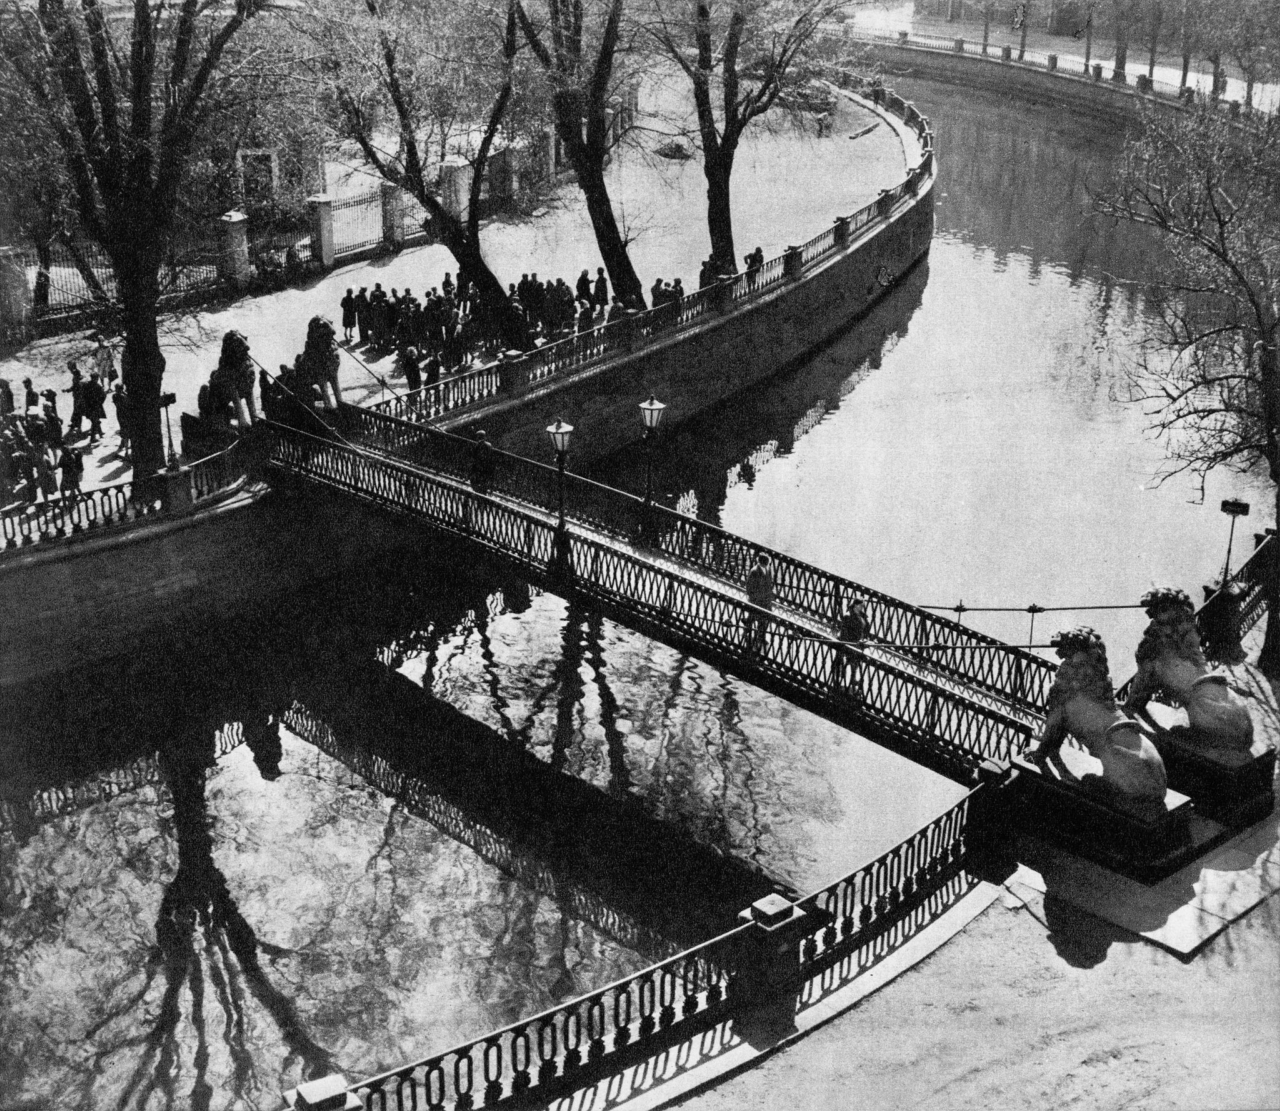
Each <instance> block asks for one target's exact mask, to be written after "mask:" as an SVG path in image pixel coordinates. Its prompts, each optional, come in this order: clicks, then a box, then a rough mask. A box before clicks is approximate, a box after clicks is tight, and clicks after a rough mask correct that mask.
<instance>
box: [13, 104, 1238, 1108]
mask: <svg viewBox="0 0 1280 1111" xmlns="http://www.w3.org/2000/svg"><path fill="white" fill-rule="evenodd" d="M898 87H899V88H900V90H901V91H902V92H903V93H904V94H905V95H907V96H908V97H910V98H912V99H914V100H915V101H916V102H917V104H918V105H919V106H920V108H921V109H922V110H923V111H924V112H925V113H926V114H927V115H929V116H931V117H932V118H933V120H934V123H935V128H936V130H937V132H938V138H939V147H940V153H941V164H942V167H943V170H942V179H941V182H940V184H939V187H938V195H937V198H936V201H937V205H938V208H937V216H938V236H937V240H936V242H935V244H934V247H933V249H932V252H931V254H930V257H929V260H928V262H927V264H925V265H922V266H920V267H919V268H917V269H916V270H915V271H913V272H912V274H910V275H909V276H908V277H907V279H906V280H905V281H904V282H903V283H902V284H901V285H900V286H899V287H898V288H897V289H896V290H895V291H894V292H893V293H892V294H891V295H890V296H889V297H888V298H886V299H885V301H884V302H883V303H882V304H881V305H879V306H878V307H877V308H876V309H875V310H874V311H873V312H872V313H871V314H869V316H868V317H867V318H866V319H865V320H863V321H861V322H860V323H858V324H857V325H856V326H854V327H853V328H851V329H850V331H849V332H848V333H847V334H846V335H845V336H843V337H842V338H841V339H839V340H838V341H837V342H835V343H833V344H832V345H831V346H830V347H829V348H827V349H826V350H825V351H823V352H821V353H819V354H818V355H817V356H815V357H814V358H813V359H811V360H809V361H808V362H807V363H806V364H805V365H804V366H801V367H798V368H795V369H794V370H792V371H791V372H789V373H787V374H785V375H783V376H781V377H780V378H778V379H777V380H776V381H774V382H771V383H769V384H766V385H764V386H761V387H759V388H757V389H754V390H752V391H751V392H750V393H749V394H748V395H746V396H744V397H742V398H739V399H737V400H736V401H735V403H734V404H733V405H732V406H728V407H726V408H725V409H724V410H723V411H721V412H719V413H714V414H710V415H708V416H707V417H706V418H705V419H702V420H699V421H696V422H693V423H691V424H689V425H687V426H685V427H683V428H680V429H675V430H672V431H671V432H670V433H669V434H668V435H666V436H665V437H664V438H663V440H662V441H661V442H660V444H659V450H658V452H657V459H656V461H657V480H658V485H659V488H660V491H661V495H662V497H663V498H664V499H665V500H667V501H668V502H669V503H671V504H674V505H679V506H680V507H681V508H682V509H684V510H686V511H688V512H695V513H697V514H699V515H700V516H703V517H706V518H708V519H712V520H718V521H720V522H721V523H723V524H724V525H726V526H727V527H729V528H731V529H733V530H735V531H739V532H741V533H743V534H745V535H747V536H750V537H752V538H754V539H758V540H761V541H764V542H766V543H769V544H771V545H774V546H776V547H778V548H780V549H782V550H785V551H788V552H790V553H792V554H794V555H797V556H800V557H801V558H805V559H808V560H811V561H813V562H815V563H817V564H819V565H822V566H824V567H827V568H830V569H832V570H834V571H837V572H839V573H842V574H846V575H849V576H850V577H852V578H855V579H858V580H861V581H863V582H866V583H868V584H871V585H874V586H876V587H878V588H880V589H883V590H887V591H889V592H891V593H895V594H898V595H900V596H902V597H905V598H907V599H909V600H912V601H917V602H921V603H926V604H929V603H937V604H950V603H953V602H954V601H956V600H958V599H959V598H963V599H964V600H965V602H966V603H968V604H969V605H973V606H978V605H984V604H989V605H1010V606H1025V605H1026V604H1028V603H1030V602H1037V603H1040V604H1042V605H1069V604H1071V605H1085V604H1090V605H1094V604H1102V603H1127V602H1132V601H1136V599H1137V597H1138V596H1139V595H1140V594H1141V593H1142V591H1143V590H1144V589H1146V588H1147V587H1148V586H1150V585H1152V584H1153V583H1163V582H1172V583H1176V584H1179V585H1183V586H1185V587H1187V588H1188V589H1192V588H1194V587H1195V586H1196V585H1197V584H1198V583H1199V582H1200V581H1201V579H1203V578H1204V577H1206V576H1207V575H1209V574H1210V573H1211V572H1212V569H1213V568H1214V566H1215V564H1216V563H1217V562H1218V561H1220V559H1221V555H1222V549H1223V544H1224V541H1225V531H1224V527H1223V526H1224V522H1223V521H1222V520H1221V518H1220V517H1219V516H1218V515H1217V512H1216V509H1215V508H1214V506H1215V505H1216V502H1215V501H1214V500H1213V499H1214V498H1216V497H1217V496H1218V495H1219V492H1220V491H1219V490H1218V489H1217V487H1216V486H1211V487H1210V494H1209V497H1208V499H1207V500H1206V501H1205V502H1204V504H1196V498H1197V497H1198V491H1197V490H1196V488H1195V487H1194V484H1192V483H1190V482H1188V481H1186V480H1184V479H1176V480H1171V481H1170V482H1167V483H1165V484H1164V485H1159V484H1157V483H1156V482H1155V481H1154V476H1155V474H1156V472H1157V471H1158V469H1159V466H1160V463H1161V459H1162V452H1161V448H1160V446H1159V445H1158V444H1155V443H1153V442H1151V441H1150V440H1149V439H1148V438H1146V437H1145V436H1144V432H1143V427H1144V420H1143V418H1142V416H1141V414H1140V413H1138V412H1137V411H1135V410H1134V409H1133V408H1132V407H1130V406H1127V405H1126V404H1124V403H1123V401H1122V398H1123V393H1124V387H1125V367H1126V365H1127V363H1128V361H1129V360H1130V359H1131V358H1132V356H1133V352H1134V350H1135V345H1136V344H1137V343H1138V342H1140V340H1141V338H1142V336H1143V335H1144V334H1145V329H1146V322H1145V317H1144V312H1143V282H1144V281H1146V280H1148V279H1149V278H1150V277H1151V276H1152V275H1153V274H1156V273H1158V271H1159V267H1160V265H1161V262H1160V256H1159V253H1158V251H1157V250H1156V249H1155V248H1154V246H1153V245H1152V244H1151V243H1150V242H1149V241H1147V240H1145V239H1144V238H1143V237H1141V236H1139V235H1136V234H1132V233H1129V232H1127V231H1126V230H1125V229H1122V228H1111V227H1103V226H1100V225H1098V224H1096V223H1093V222H1091V221H1089V220H1088V219H1086V218H1085V215H1084V213H1085V210H1086V209H1087V204H1088V201H1087V195H1086V190H1087V188H1088V186H1089V184H1090V183H1091V182H1096V183H1100V182H1101V180H1102V179H1103V178H1104V176H1105V174H1106V172H1107V169H1108V166H1109V164H1110V163H1111V162H1112V161H1113V160H1114V158H1115V156H1116V153H1117V151H1118V143H1119V137H1118V136H1116V135H1114V134H1111V133H1104V134H1101V135H1099V134H1096V133H1095V131H1094V130H1093V129H1092V128H1090V127H1088V126H1086V125H1084V124H1080V125H1075V124H1073V123H1072V122H1071V121H1070V120H1064V119H1062V118H1060V117H1059V116H1058V114H1056V113H1053V112H1050V111H1047V110H1041V109H1039V108H1036V107H1034V106H1009V105H1007V104H1004V103H1003V102H1001V101H1000V100H999V99H998V98H995V97H990V96H983V95H979V94H974V93H971V92H968V91H962V90H953V89H948V88H946V87H943V86H937V85H930V84H928V83H924V82H918V83H911V84H908V83H907V82H900V83H898ZM642 468H643V461H642V460H641V459H640V458H639V457H638V456H637V455H636V454H635V453H630V454H628V455H625V456H623V457H619V458H616V459H613V460H606V461H604V462H603V463H601V464H600V465H599V467H598V471H599V473H600V475H601V476H603V477H605V478H607V479H609V480H610V481H613V482H616V483H618V484H619V485H624V486H629V487H631V488H639V487H640V486H641V485H642V483H643V470H642ZM1227 492H1230V493H1243V494H1244V495H1246V496H1250V495H1251V491H1250V490H1249V489H1248V487H1247V484H1232V485H1231V486H1230V489H1229V491H1227ZM1255 500H1256V499H1255ZM469 562H470V561H468V560H467V557H466V555H465V554H464V553H448V554H447V555H446V556H445V557H444V558H443V559H442V558H441V557H440V555H438V554H437V555H436V556H435V558H431V557H430V556H427V557H424V556H421V555H416V556H415V555H399V556H388V557H387V558H386V560H385V561H383V562H382V563H380V564H379V565H377V566H372V567H369V568H367V569H365V573H364V574H362V575H361V576H359V577H349V578H347V579H346V580H344V581H341V582H335V583H329V584H323V585H321V586H319V587H316V588H314V589H310V590H307V591H303V592H300V593H299V594H297V595H296V596H294V597H290V598H285V599H280V600H279V601H278V602H277V603H276V604H274V605H273V606H272V607H271V608H270V610H269V611H262V612H257V613H252V614H246V615H244V617H243V620H242V621H241V622H238V623H237V625H236V626H235V627H232V628H227V629H217V630H209V631H208V635H207V638H206V647H205V649H204V651H202V652H201V653H199V654H198V655H194V656H188V657H183V658H178V659H168V660H166V661H164V662H163V666H162V667H160V668H159V670H158V672H157V671H148V672H145V673H144V672H143V671H142V670H141V669H140V668H139V667H137V666H135V665H131V664H128V663H120V664H118V665H113V666H110V667H103V668H100V669H95V670H93V671H92V672H86V673H82V674H76V675H68V676H64V677H63V678H62V679H61V680H60V681H59V682H56V683H49V684H45V685H44V686H43V687H42V688H41V689H40V690H37V691H30V692H24V693H23V696H22V699H21V700H16V701H11V702H10V704H8V705H6V706H5V707H4V716H3V719H2V721H3V724H0V730H2V731H3V745H2V746H0V760H2V761H3V762H2V763H0V784H3V792H4V794H3V800H4V809H3V815H2V817H3V821H2V823H0V850H2V852H3V856H2V859H0V877H2V887H0V897H2V898H3V904H2V908H0V1084H2V1085H3V1091H4V1092H5V1096H4V1105H5V1106H6V1107H7V1106H14V1107H43V1106H50V1105H54V1104H57V1105H58V1106H63V1107H84V1108H98V1107H108V1106H110V1107H128V1108H133V1107H144V1106H145V1107H153V1106H154V1107H166V1106H173V1107H189V1106H190V1107H233V1106H268V1107H269V1106H275V1105H276V1104H277V1100H278V1095H279V1093H280V1091H281V1090H282V1089H283V1088H285V1087H288V1086H290V1085H291V1084H293V1083H296V1082H297V1081H298V1080H299V1079H302V1078H305V1077H308V1076H313V1075H319V1074H322V1073H324V1072H327V1071H330V1070H332V1069H342V1070H344V1071H346V1072H348V1073H349V1074H365V1073H370V1072H373V1071H376V1070H379V1069H381V1068H385V1067H389V1066H392V1065H396V1064H400V1063H403V1062H404V1061H406V1060H409V1059H412V1058H413V1057H415V1056H419V1055H423V1054H425V1053H428V1052H432V1051H437V1050H441V1049H444V1048H446V1047H448V1046H449V1045H450V1044H453V1043H454V1042H457V1041H461V1040H464V1039H466V1038H470V1037H474V1036H476V1035H478V1034H481V1033H483V1032H484V1031H486V1030H488V1029H492V1028H494V1027H496V1026H499V1025H501V1024H504V1023H506V1022H510V1021H513V1020H515V1019H518V1018H521V1017H525V1016H528V1015H530V1014H533V1013H536V1012H537V1011H538V1010H540V1009H543V1008H545V1007H548V1006H551V1005H553V1004H554V1003H556V1002H557V1001H560V1000H563V999H566V998H570V997H572V996H574V995H576V994H579V993H582V992H585V991H588V990H591V989H592V988H595V987H598V986H600V985H603V984H604V983H607V982H609V981H610V980H612V979H615V978H617V977H619V976H622V975H625V974H627V973H629V972H631V971H634V970H636V969H638V968H640V967H643V966H644V965H645V964H648V963H650V962H651V961H652V960H654V959H656V958H657V957H659V956H661V955H663V954H665V953H668V952H671V951H674V950H675V949H677V948H679V947H682V946H684V945H686V944H689V943H690V942H692V941H694V940H697V939H698V938H701V937H704V936H707V935H708V934H709V933H711V932H713V931H714V930H715V929H718V928H720V927H721V926H724V925H727V924H729V923H730V922H731V921H732V919H733V916H734V914H735V912H736V911H737V910H738V909H740V907H742V906H745V905H746V904H747V903H749V902H750V901H751V900H752V899H753V898H755V897H757V896H758V894H760V893H761V892H762V891H764V890H767V889H769V888H770V886H772V885H777V886H781V887H784V888H790V889H794V890H799V891H804V890H808V889H812V888H814V887H816V886H818V885H820V884H822V883H823V882H825V881H827V880H830V879H833V878H835V877H836V876H838V875H841V874H843V873H845V872H847V871H849V870H850V869H852V868H853V867H855V866H856V865H858V864H859V863H861V862H862V861H864V860H866V859H868V858H869V857H872V856H874V855H876V854H878V853H880V852H883V851H884V850H885V849H887V848H889V847H890V846H891V845H892V844H893V843H895V842H896V841H897V840H899V839H901V838H902V837H904V836H905V835H907V834H908V833H910V832H911V831H913V830H914V829H916V828H918V827H919V826H920V825H922V824H924V823H925V822H926V821H927V820H928V819H929V818H931V817H933V816H934V815H935V814H937V813H938V812H940V811H941V810H943V809H944V808H945V807H946V806H948V805H949V804H950V803H951V802H952V801H953V800H954V799H956V798H957V797H959V794H960V790H959V788H958V787H957V786H956V785H954V784H951V783H949V782H946V781H944V780H941V779H940V778H938V777H937V776H935V775H933V774H931V773H929V772H926V771H924V770H922V769H920V768H917V767H915V766H914V765H912V764H910V763H908V762H907V761H904V760H902V759H900V758H898V757H895V756H893V755H891V754H889V753H888V752H886V751H885V750H883V749H880V748H878V747H877V746H875V745H873V744H870V743H869V742H866V741H865V740H863V739H861V738H859V737H856V736H852V735H850V734H848V733H846V732H844V731H842V730H839V729H836V728H834V727H832V726H830V725H829V724H827V723H825V722H823V721H821V720H819V719H817V718H815V717H813V716H812V715H810V714H807V713H805V712H802V711H799V710H797V709H795V708H794V707H792V706H790V705H788V704H787V703H785V702H782V701H780V700H778V699H776V698H773V697H771V696H768V695H765V694H763V693H761V692H760V691H758V690H756V689H755V688H753V687H750V686H748V685H746V684H743V683H741V682H739V681H737V680H736V679H732V678H730V677H728V676H725V675H723V674H721V673H719V672H717V671H716V670H715V669H713V668H710V667H708V666H706V665H704V664H702V663H700V662H698V661H696V660H693V659H690V658H689V657H687V656H684V655H682V654H680V653H677V652H675V651H672V650H670V649H668V648H666V647H664V646H661V645H657V644H654V643H652V642H650V641H648V640H646V639H644V638H642V637H639V636H637V635H635V634H633V633H630V632H628V631H627V630H625V629H623V628H620V627H618V626H617V625H615V624H613V623H612V622H609V621H605V620H603V619H600V618H598V617H596V616H594V615H591V614H588V613H585V612H580V611H578V610H577V609H576V608H574V607H570V606H568V605H567V604H566V603H564V602H563V601H562V600H560V599H558V598H555V597H554V596H551V595H547V594H542V593H539V592H537V591H531V590H530V589H529V588H528V587H527V586H526V585H524V584H521V583H519V582H514V581H510V580H507V579H504V578H502V577H501V576H500V575H496V574H489V573H487V572H485V571H484V569H483V568H475V567H471V566H470V565H469ZM441 563H443V564H444V567H443V568H442V567H441V566H440V565H441ZM451 568H456V571H454V570H451ZM1086 618H1087V619H1088V620H1089V621H1090V622H1091V623H1093V624H1095V625H1097V626H1098V627H1099V628H1101V629H1103V631H1104V632H1105V633H1106V634H1107V635H1108V637H1109V638H1110V639H1109V643H1114V645H1115V646H1116V647H1113V651H1112V658H1113V660H1116V661H1123V660H1124V659H1125V658H1127V653H1129V652H1131V650H1132V643H1133V641H1134V640H1135V638H1136V629H1137V624H1136V620H1135V619H1134V617H1133V615H1132V613H1131V612H1126V611H1117V612H1115V613H1111V612H1107V611H1099V612H1096V613H1089V614H1078V613H1068V614H1063V615H1060V616H1059V615H1044V616H1043V617H1042V618H1041V619H1040V620H1041V624H1040V626H1038V629H1037V639H1043V634H1044V633H1047V632H1048V631H1050V628H1051V627H1052V626H1054V625H1056V624H1074V623H1076V622H1077V621H1080V620H1084V619H1086ZM966 620H971V621H974V622H975V623H976V622H979V621H981V622H982V626H983V627H984V628H989V629H990V630H991V631H993V632H996V633H999V634H1001V635H1004V636H1007V637H1009V638H1010V639H1018V638H1019V636H1020V635H1021V634H1022V633H1023V632H1024V622H1025V615H1019V616H1017V617H1016V618H1013V617H1009V616H1008V615H1005V616H1001V615H979V614H973V615H968V616H967V617H966ZM1117 667H1118V670H1119V669H1122V668H1123V664H1122V663H1119V662H1118V663H1117Z"/></svg>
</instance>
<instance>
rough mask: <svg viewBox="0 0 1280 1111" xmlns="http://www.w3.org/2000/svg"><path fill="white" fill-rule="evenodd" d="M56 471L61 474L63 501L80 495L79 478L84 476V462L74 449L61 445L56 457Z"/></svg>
mask: <svg viewBox="0 0 1280 1111" xmlns="http://www.w3.org/2000/svg"><path fill="white" fill-rule="evenodd" d="M58 470H59V471H61V472H62V483H61V486H62V497H63V499H64V500H65V499H67V498H71V497H75V495H77V494H79V493H80V478H81V476H82V475H83V474H84V460H83V459H82V458H81V456H80V453H79V452H78V451H76V449H75V448H73V447H70V446H69V445H63V448H62V453H61V455H59V456H58Z"/></svg>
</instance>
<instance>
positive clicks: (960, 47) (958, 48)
mask: <svg viewBox="0 0 1280 1111" xmlns="http://www.w3.org/2000/svg"><path fill="white" fill-rule="evenodd" d="M951 49H952V50H954V51H955V52H956V53H957V54H963V53H964V39H956V41H955V42H954V43H952V44H951ZM1005 49H1006V50H1007V49H1008V47H1006V48H1005Z"/></svg>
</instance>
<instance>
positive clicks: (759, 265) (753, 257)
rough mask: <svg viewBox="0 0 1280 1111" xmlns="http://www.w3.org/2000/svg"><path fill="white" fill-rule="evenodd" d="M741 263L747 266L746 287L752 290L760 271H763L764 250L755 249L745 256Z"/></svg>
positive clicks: (760, 248)
mask: <svg viewBox="0 0 1280 1111" xmlns="http://www.w3.org/2000/svg"><path fill="white" fill-rule="evenodd" d="M742 261H743V262H745V263H746V265H747V285H748V286H749V287H750V288H751V289H754V288H755V285H756V281H757V280H758V279H759V277H760V271H761V270H762V269H764V249H763V248H762V247H757V248H756V249H755V250H754V251H752V252H751V253H750V254H749V255H746V256H745V257H744V258H743V260H742Z"/></svg>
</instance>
